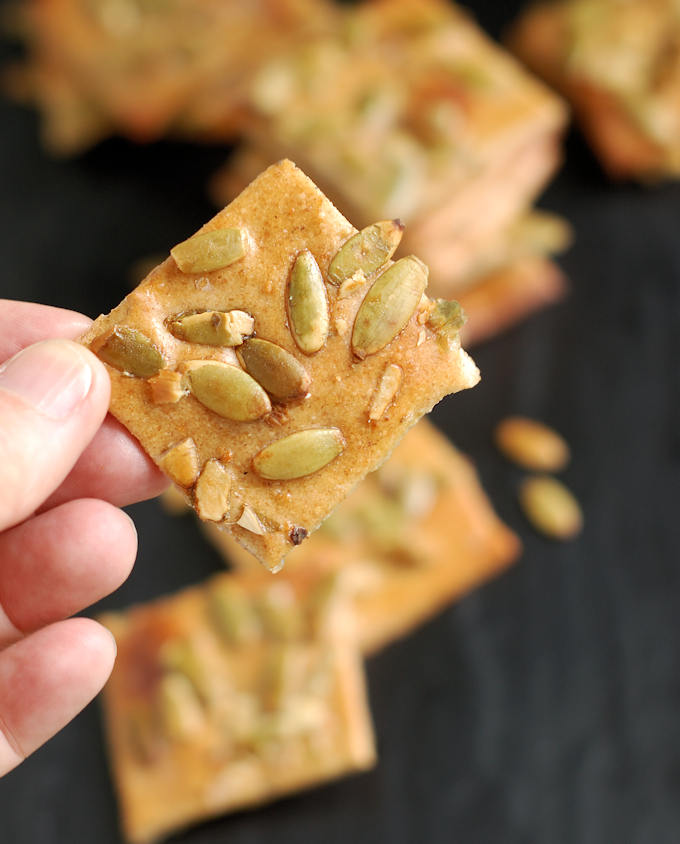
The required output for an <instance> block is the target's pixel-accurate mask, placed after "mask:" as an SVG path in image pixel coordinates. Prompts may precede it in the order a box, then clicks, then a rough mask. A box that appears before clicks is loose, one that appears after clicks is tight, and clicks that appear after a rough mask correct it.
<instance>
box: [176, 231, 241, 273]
mask: <svg viewBox="0 0 680 844" xmlns="http://www.w3.org/2000/svg"><path fill="white" fill-rule="evenodd" d="M245 240H246V238H245V233H244V232H243V230H242V229H214V230H213V231H208V232H201V233H199V234H195V235H194V236H193V237H190V238H189V239H188V240H184V241H182V243H178V244H177V246H173V248H172V249H171V250H170V254H171V255H172V257H173V258H174V259H175V263H176V264H177V266H178V267H179V268H180V270H181V271H182V272H183V273H209V272H211V271H212V270H220V269H222V268H223V267H228V266H229V264H233V263H234V261H238V260H239V258H242V257H243V256H244V255H245V254H246V249H245Z"/></svg>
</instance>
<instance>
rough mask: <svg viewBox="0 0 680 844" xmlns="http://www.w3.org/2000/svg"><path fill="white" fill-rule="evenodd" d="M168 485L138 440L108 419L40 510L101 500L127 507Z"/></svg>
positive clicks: (118, 423)
mask: <svg viewBox="0 0 680 844" xmlns="http://www.w3.org/2000/svg"><path fill="white" fill-rule="evenodd" d="M168 483H169V482H168V479H167V478H166V477H165V475H164V474H163V473H162V472H161V471H160V469H158V467H157V466H156V464H155V463H154V462H153V460H152V459H151V458H150V457H149V456H148V454H147V453H146V452H145V451H144V450H143V449H142V447H141V446H140V444H139V443H138V442H137V440H136V439H135V438H134V437H132V436H131V434H130V433H129V432H128V431H127V430H126V429H125V428H124V427H123V426H122V425H121V424H120V422H118V421H117V420H116V419H114V418H113V417H112V416H107V417H106V420H105V421H104V424H103V425H102V426H101V428H100V429H99V430H98V431H97V433H96V434H95V436H94V439H93V440H92V442H91V443H90V444H89V445H88V446H87V448H86V449H85V451H84V452H83V453H82V454H81V455H80V457H79V458H78V461H77V462H76V465H75V466H74V467H73V469H72V470H71V471H70V472H69V474H68V476H67V477H66V479H65V480H64V482H63V483H62V484H61V485H60V486H59V488H58V489H57V490H55V492H54V493H53V494H52V495H51V496H50V497H49V498H48V499H47V501H46V502H45V503H44V504H43V505H42V506H41V507H40V508H39V509H40V511H44V510H48V509H49V508H51V507H55V506H56V505H58V504H62V503H63V502H65V501H71V500H72V499H74V498H81V497H82V498H85V497H87V498H101V499H102V500H104V501H109V502H110V503H111V504H115V505H116V506H117V507H123V506H125V505H126V504H134V503H135V502H136V501H145V500H146V499H147V498H154V497H155V496H157V495H160V494H161V492H163V490H164V489H165V488H166V487H167V486H168Z"/></svg>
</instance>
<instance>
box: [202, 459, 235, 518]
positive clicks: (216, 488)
mask: <svg viewBox="0 0 680 844" xmlns="http://www.w3.org/2000/svg"><path fill="white" fill-rule="evenodd" d="M230 492H231V476H230V475H229V472H228V471H227V469H226V468H225V467H224V466H223V465H222V463H220V461H219V460H215V458H212V459H211V460H208V461H207V463H206V464H205V466H204V467H203V471H202V472H201V475H200V477H199V479H198V481H197V482H196V488H195V490H194V498H195V502H196V512H197V513H198V516H199V518H201V519H203V521H209V522H221V521H222V519H224V518H225V516H226V515H227V512H228V511H229V493H230Z"/></svg>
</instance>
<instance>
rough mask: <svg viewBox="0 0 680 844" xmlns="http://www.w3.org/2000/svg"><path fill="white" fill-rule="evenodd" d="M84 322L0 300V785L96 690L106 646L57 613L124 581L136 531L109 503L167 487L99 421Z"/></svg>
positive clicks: (109, 646) (101, 636)
mask: <svg viewBox="0 0 680 844" xmlns="http://www.w3.org/2000/svg"><path fill="white" fill-rule="evenodd" d="M89 324H90V320H89V319H87V317H84V316H82V315H81V314H77V313H74V312H73V311H64V310H60V309H58V308H49V307H46V306H43V305H34V304H28V303H23V302H11V301H7V300H0V362H4V363H2V366H0V776H2V775H3V774H5V773H7V771H9V770H11V769H12V768H14V767H15V766H16V765H18V764H19V763H20V762H21V761H22V760H23V759H24V758H25V757H26V756H27V755H28V754H30V753H32V752H33V751H34V750H35V749H36V748H38V747H39V746H40V745H41V744H43V742H45V741H47V739H48V738H50V737H51V736H52V735H54V733H56V732H57V731H58V730H59V729H61V727H63V726H64V725H65V724H66V723H68V721H70V720H71V719H72V718H73V717H74V716H75V715H76V714H77V713H78V712H79V711H80V710H81V709H82V708H83V707H84V706H85V705H86V704H87V703H89V701H90V700H91V699H92V698H93V697H94V696H95V695H96V694H97V692H99V690H100V689H101V687H102V686H103V685H104V683H105V682H106V679H107V678H108V676H109V674H110V672H111V668H112V666H113V660H114V658H115V651H116V646H115V642H114V641H113V637H112V636H111V635H110V634H109V633H108V631H107V630H106V629H105V628H103V627H102V626H101V625H99V624H97V623H96V622H95V621H92V620H91V619H87V618H69V616H71V615H72V614H73V613H76V612H78V611H80V610H82V609H83V608H85V607H86V606H89V605H90V604H92V603H94V602H95V601H97V600H99V599H100V598H102V597H104V595H107V594H108V593H109V592H112V591H113V590H114V589H116V588H117V587H118V586H119V585H120V584H121V583H122V582H123V581H124V580H125V578H126V577H127V576H128V574H129V572H130V569H131V567H132V564H133V562H134V559H135V555H136V552H137V534H136V532H135V528H134V526H133V524H132V522H131V520H130V519H129V518H128V516H126V515H125V513H123V511H122V510H119V509H118V507H120V506H122V505H123V504H129V503H132V502H133V501H140V500H142V499H144V498H150V497H152V496H154V495H157V494H158V493H159V492H160V491H161V490H162V489H163V487H164V486H165V485H166V483H167V482H166V481H165V480H164V478H163V476H162V475H161V474H160V472H159V471H158V470H157V469H156V467H155V466H154V465H153V463H152V462H151V460H149V458H148V457H147V456H146V454H144V452H143V451H142V449H141V448H140V446H139V444H138V443H137V442H136V441H135V440H134V439H133V438H132V437H131V436H130V435H129V434H128V433H127V432H126V431H125V430H124V429H123V428H122V426H120V425H119V424H118V423H117V422H116V421H115V420H114V419H112V418H111V417H107V416H106V412H107V408H108V403H109V390H110V383H109V378H108V375H107V372H106V369H105V367H104V366H103V365H102V364H101V362H100V361H99V360H98V359H97V358H96V357H95V356H94V355H93V354H92V353H91V352H89V351H88V350H87V349H85V348H84V347H82V346H79V345H78V344H76V343H73V342H71V338H75V337H78V336H79V335H80V334H81V333H82V332H83V331H85V330H86V329H87V327H88V326H89ZM57 338H59V339H57ZM32 344H35V345H32ZM22 350H23V351H22Z"/></svg>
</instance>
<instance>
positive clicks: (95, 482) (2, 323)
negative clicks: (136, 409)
mask: <svg viewBox="0 0 680 844" xmlns="http://www.w3.org/2000/svg"><path fill="white" fill-rule="evenodd" d="M91 323H92V320H90V319H89V318H88V317H86V316H84V315H83V314H79V313H76V312H75V311H68V310H63V309H62V308H52V307H50V306H48V305H37V304H34V303H32V302H16V301H13V300H9V299H0V362H3V361H5V360H7V359H8V358H9V357H11V356H12V355H14V354H16V352H18V351H19V350H21V349H23V348H25V347H26V346H28V345H30V344H32V343H35V342H38V341H40V340H44V339H46V338H50V337H64V338H66V339H72V340H75V339H76V338H77V337H79V336H80V335H81V334H82V333H83V332H85V331H86V330H87V329H88V328H89V326H90V325H91ZM167 485H168V480H167V478H166V477H165V476H164V475H163V474H162V472H160V470H159V469H158V468H157V467H156V466H155V464H154V463H153V461H152V460H151V459H150V458H149V457H148V455H147V454H146V452H145V451H144V450H143V449H142V447H141V446H140V445H139V443H138V442H137V440H136V439H135V438H134V437H132V436H131V435H130V434H129V433H128V432H127V431H126V429H125V428H123V426H122V425H120V423H119V422H117V421H116V420H115V419H114V418H113V417H112V416H107V418H106V420H105V421H104V423H103V425H102V427H101V428H100V429H99V431H97V433H96V435H95V437H94V439H93V440H92V442H91V443H90V444H89V445H88V447H87V448H86V449H85V451H84V452H83V454H82V455H81V456H80V457H79V458H78V461H77V463H76V465H75V466H74V467H73V470H72V471H71V472H70V473H69V474H68V476H67V477H66V479H65V480H64V483H63V484H62V485H61V486H60V487H59V489H57V490H56V491H55V492H54V494H53V495H52V496H50V498H49V499H48V500H47V501H46V502H45V503H44V504H42V505H41V507H40V508H39V509H40V510H46V509H49V508H50V507H54V506H56V505H58V504H61V503H63V502H65V501H71V500H73V499H76V498H102V499H103V500H105V501H109V502H111V503H112V504H115V505H117V506H119V507H122V506H124V505H126V504H133V503H134V502H136V501H143V500H145V499H147V498H153V497H154V496H156V495H159V494H160V493H161V492H162V491H163V489H165V487H166V486H167Z"/></svg>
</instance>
